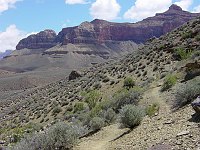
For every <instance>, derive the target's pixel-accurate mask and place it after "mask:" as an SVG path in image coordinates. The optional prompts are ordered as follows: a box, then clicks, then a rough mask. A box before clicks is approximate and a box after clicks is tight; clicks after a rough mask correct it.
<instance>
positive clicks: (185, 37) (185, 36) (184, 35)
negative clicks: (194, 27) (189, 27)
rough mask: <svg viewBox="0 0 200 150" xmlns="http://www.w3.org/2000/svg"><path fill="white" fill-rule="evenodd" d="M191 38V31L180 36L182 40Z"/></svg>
mask: <svg viewBox="0 0 200 150" xmlns="http://www.w3.org/2000/svg"><path fill="white" fill-rule="evenodd" d="M192 37H193V32H192V31H187V32H184V33H183V34H182V38H183V39H187V38H192Z"/></svg>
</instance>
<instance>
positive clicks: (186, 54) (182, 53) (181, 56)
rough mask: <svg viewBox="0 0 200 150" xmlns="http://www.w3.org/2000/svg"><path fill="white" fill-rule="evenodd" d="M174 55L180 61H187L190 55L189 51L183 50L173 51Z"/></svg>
mask: <svg viewBox="0 0 200 150" xmlns="http://www.w3.org/2000/svg"><path fill="white" fill-rule="evenodd" d="M175 54H176V55H177V56H178V57H179V59H180V60H184V59H188V58H189V57H190V56H191V55H192V51H191V50H188V51H187V50H184V49H183V48H177V49H175Z"/></svg>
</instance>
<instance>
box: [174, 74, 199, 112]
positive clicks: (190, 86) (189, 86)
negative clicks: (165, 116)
mask: <svg viewBox="0 0 200 150" xmlns="http://www.w3.org/2000/svg"><path fill="white" fill-rule="evenodd" d="M198 95H200V78H198V79H193V80H192V81H189V82H188V83H186V84H181V85H180V86H178V87H177V89H176V94H175V101H174V107H175V108H179V107H183V106H185V105H186V104H189V103H191V102H192V101H193V100H194V99H195V98H196V97H197V96H198Z"/></svg>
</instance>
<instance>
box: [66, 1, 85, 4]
mask: <svg viewBox="0 0 200 150" xmlns="http://www.w3.org/2000/svg"><path fill="white" fill-rule="evenodd" d="M65 3H66V4H87V3H88V2H87V1H86V0H65Z"/></svg>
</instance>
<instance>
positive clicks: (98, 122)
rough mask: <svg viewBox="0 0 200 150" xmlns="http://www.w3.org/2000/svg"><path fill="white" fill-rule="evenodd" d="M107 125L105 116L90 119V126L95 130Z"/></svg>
mask: <svg viewBox="0 0 200 150" xmlns="http://www.w3.org/2000/svg"><path fill="white" fill-rule="evenodd" d="M104 125H105V121H104V119H103V118H100V117H94V118H92V120H91V121H90V128H91V129H92V130H94V131H96V130H99V129H101V128H102V127H103V126H104Z"/></svg>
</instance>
